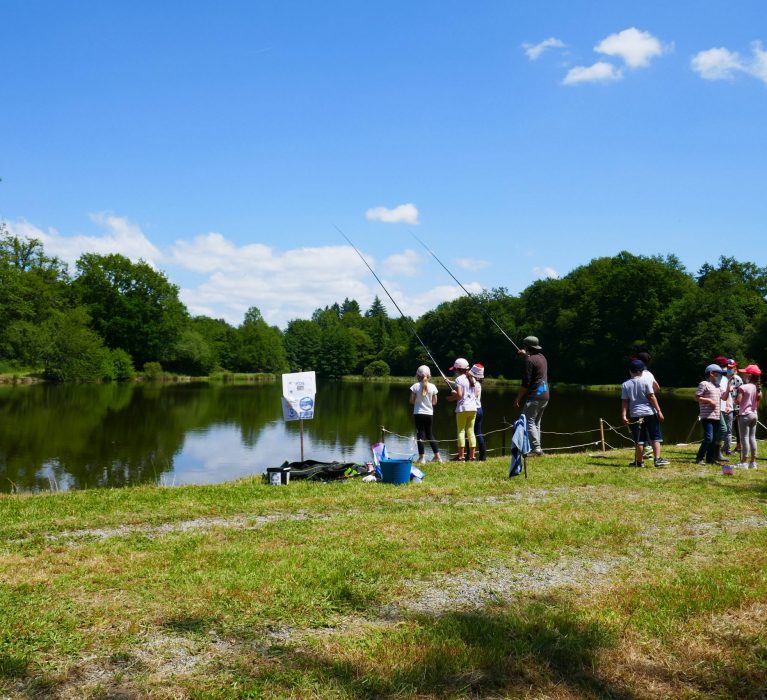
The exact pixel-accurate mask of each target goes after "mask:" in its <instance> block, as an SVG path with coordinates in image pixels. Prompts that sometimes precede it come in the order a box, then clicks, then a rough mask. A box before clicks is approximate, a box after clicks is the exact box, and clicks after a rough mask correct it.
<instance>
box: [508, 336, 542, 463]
mask: <svg viewBox="0 0 767 700" xmlns="http://www.w3.org/2000/svg"><path fill="white" fill-rule="evenodd" d="M542 349H543V348H542V347H541V346H540V343H539V342H538V338H536V337H535V336H534V335H528V336H527V338H525V339H524V340H523V341H522V349H521V350H520V351H519V355H520V356H521V357H524V360H525V367H524V369H523V371H522V386H520V387H519V392H518V393H517V398H516V400H515V401H514V407H515V408H520V407H521V408H522V413H523V414H524V416H525V418H527V432H528V436H529V438H530V454H529V455H528V456H529V457H540V456H541V455H542V454H543V450H542V449H541V418H542V417H543V412H544V410H545V409H546V406H547V405H548V403H549V365H548V363H547V362H546V358H545V357H544V356H543V353H542V352H541V350H542Z"/></svg>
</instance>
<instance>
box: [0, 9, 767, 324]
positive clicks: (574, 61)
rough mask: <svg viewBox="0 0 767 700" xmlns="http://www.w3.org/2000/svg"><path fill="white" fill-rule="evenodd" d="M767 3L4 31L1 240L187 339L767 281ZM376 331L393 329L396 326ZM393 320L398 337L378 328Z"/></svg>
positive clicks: (22, 24)
mask: <svg viewBox="0 0 767 700" xmlns="http://www.w3.org/2000/svg"><path fill="white" fill-rule="evenodd" d="M765 20H767V11H766V10H765V8H764V5H763V3H762V2H758V1H756V0H754V1H752V2H738V1H737V0H735V1H729V2H723V1H722V2H719V1H718V0H711V1H709V2H706V3H699V2H685V1H680V2H673V3H669V2H662V3H661V2H641V3H640V2H621V3H616V2H579V1H577V0H570V1H569V2H564V1H562V2H545V1H541V2H536V3H522V2H507V1H503V2H478V3H466V2H420V3H413V2H399V1H388V2H386V3H372V2H371V3H360V2H333V3H317V2H308V1H307V2H290V1H287V2H227V3H213V2H160V3H158V2H141V1H135V2H131V3H117V2H77V3H61V2H42V1H37V0H4V1H3V2H2V3H0V30H1V31H2V38H3V49H4V50H3V54H4V61H3V68H2V70H1V71H0V86H1V88H2V93H0V94H2V108H1V109H0V177H2V178H3V180H2V183H0V218H2V219H3V220H4V221H6V223H7V224H8V225H9V227H10V228H11V230H12V231H13V232H15V233H19V234H21V235H29V236H37V237H38V238H41V239H42V240H43V241H44V242H45V245H46V249H47V250H48V251H49V252H51V253H55V254H58V255H60V256H61V257H63V258H64V259H67V260H69V261H73V260H75V259H76V258H77V256H78V255H79V254H80V253H81V252H83V251H86V250H93V251H96V252H102V253H105V252H121V253H124V254H126V255H129V256H130V257H132V258H134V259H138V258H140V257H141V258H144V259H146V260H148V261H150V262H151V263H152V264H154V265H155V266H157V267H158V268H159V269H161V270H163V271H164V272H166V273H167V275H168V276H169V278H170V279H171V280H172V281H173V282H175V283H176V284H178V285H179V286H180V288H181V290H182V291H181V294H182V299H183V300H184V301H185V302H186V303H187V305H188V306H189V308H190V310H191V311H192V312H193V313H207V314H210V315H214V316H217V317H218V316H223V317H225V318H227V319H228V320H230V321H232V322H235V323H238V322H240V321H241V319H242V316H243V314H244V311H245V310H246V309H247V308H248V307H249V306H258V307H259V308H260V309H261V311H262V313H263V314H264V316H265V317H266V318H267V320H269V321H270V322H272V323H276V324H278V325H280V326H284V325H285V323H286V322H287V321H288V320H289V319H290V318H294V317H299V316H301V317H307V316H308V315H310V314H311V312H312V310H313V309H314V308H316V307H317V306H320V305H324V304H328V303H332V302H333V301H336V300H338V301H342V300H343V298H344V297H346V296H350V297H356V298H357V299H358V300H359V301H360V303H361V304H362V305H363V307H365V306H367V305H369V303H370V301H371V300H372V298H373V295H375V294H380V295H381V296H382V297H383V296H384V295H383V293H382V292H381V291H380V290H379V289H377V288H376V282H375V280H374V279H373V278H372V276H371V275H370V273H369V272H368V271H367V270H366V269H365V268H364V266H363V265H362V263H361V262H360V261H359V259H358V258H356V256H355V254H354V253H353V252H352V251H350V250H349V249H348V247H346V246H345V242H344V241H343V239H342V238H341V237H340V235H339V234H338V233H337V231H336V230H335V228H334V224H335V225H337V226H339V227H340V228H341V229H343V230H344V232H345V233H346V234H347V235H348V236H349V237H350V238H351V239H352V240H353V241H354V242H355V243H356V244H357V246H358V247H359V248H360V249H361V250H362V251H363V252H364V253H365V255H366V256H368V259H369V260H370V262H371V263H372V264H373V265H374V267H375V268H376V270H377V271H378V272H379V274H380V275H381V276H382V277H383V279H384V281H385V283H386V284H387V287H389V288H390V291H392V293H393V294H394V295H395V298H397V300H398V302H399V303H400V306H401V307H402V308H403V309H404V310H405V311H406V312H408V313H411V314H413V315H416V316H417V315H419V314H420V313H422V312H423V311H425V310H427V309H429V308H432V307H434V306H435V305H436V304H437V303H439V302H440V301H443V300H445V299H450V298H454V297H456V296H458V295H459V294H460V289H458V287H457V285H455V284H454V283H453V281H452V280H451V279H450V278H449V277H448V276H447V275H446V273H445V272H444V271H443V270H442V269H441V268H440V267H439V266H438V265H437V264H436V263H435V262H434V261H433V260H430V259H428V256H426V255H425V254H424V252H423V250H422V249H421V248H420V247H419V246H418V244H417V243H416V242H415V241H414V240H413V238H412V237H411V236H410V233H409V231H413V232H415V233H416V234H417V235H418V236H419V237H421V238H422V239H423V240H424V241H425V242H426V243H427V244H428V245H429V246H430V247H431V248H432V249H433V250H434V251H435V252H436V253H437V255H439V256H440V258H442V260H443V262H445V264H446V265H448V267H450V268H451V269H452V271H453V272H454V274H455V275H456V276H457V277H458V278H459V279H460V280H461V281H462V282H463V283H464V284H465V285H466V286H467V287H468V288H469V289H472V290H474V291H476V290H479V289H480V288H482V287H485V288H490V287H496V286H503V287H506V288H507V289H508V290H509V291H511V292H518V291H520V290H521V289H523V288H524V287H525V286H527V285H528V284H529V283H530V282H531V281H533V280H534V279H536V278H538V277H542V276H546V275H563V274H566V273H567V272H568V271H570V270H572V269H573V268H574V267H576V266H578V265H581V264H584V263H586V262H588V261H589V260H590V259H591V258H593V257H596V256H601V255H612V254H614V253H616V252H618V251H620V250H623V249H626V250H629V251H631V252H634V253H644V254H668V253H673V254H675V255H677V256H679V257H680V258H681V260H682V262H683V263H684V264H685V265H687V267H688V268H689V269H690V270H692V271H694V270H696V269H697V268H698V267H700V265H701V264H702V263H703V262H705V261H712V262H713V261H715V260H716V259H717V258H718V257H719V256H720V255H722V254H727V255H735V256H736V257H739V258H741V259H751V260H754V261H755V262H757V263H758V264H760V265H764V264H765V257H766V256H765V253H766V252H767V250H766V248H767V244H766V243H765V241H766V240H767V237H766V236H765V221H767V197H766V196H765V192H764V191H765V182H767V159H766V158H765V155H767V129H765V124H767V53H765V49H764V48H763V46H762V44H761V43H760V42H764V44H765V45H767V21H765ZM392 311H393V310H392ZM394 313H396V312H394Z"/></svg>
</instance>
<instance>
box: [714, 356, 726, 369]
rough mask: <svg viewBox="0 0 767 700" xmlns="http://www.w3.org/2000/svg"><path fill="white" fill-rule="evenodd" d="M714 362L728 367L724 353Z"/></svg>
mask: <svg viewBox="0 0 767 700" xmlns="http://www.w3.org/2000/svg"><path fill="white" fill-rule="evenodd" d="M714 362H716V364H718V365H719V366H720V367H727V358H726V357H725V356H724V355H719V357H715V358H714Z"/></svg>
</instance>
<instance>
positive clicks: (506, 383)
mask: <svg viewBox="0 0 767 700" xmlns="http://www.w3.org/2000/svg"><path fill="white" fill-rule="evenodd" d="M279 377H280V375H278V374H272V373H269V372H247V373H245V372H214V373H213V374H210V375H206V376H200V377H193V376H189V375H181V374H173V373H170V372H166V373H163V374H162V375H161V376H160V377H154V378H151V379H149V378H147V377H145V376H144V375H143V374H137V375H136V376H135V377H134V379H133V380H132V381H134V382H140V383H145V382H146V383H149V382H153V383H159V384H193V383H196V382H214V383H223V384H248V383H252V384H260V383H271V382H276V381H278V380H279ZM48 381H49V380H47V379H45V377H44V376H43V374H42V372H41V371H40V370H33V371H28V370H26V371H25V370H19V371H18V372H5V373H2V374H0V384H40V383H48ZM330 381H342V382H368V383H372V384H412V383H413V381H414V379H413V377H398V376H386V377H365V376H363V375H361V374H348V375H345V376H343V377H338V378H336V379H330ZM434 381H436V382H437V383H440V382H443V381H444V380H442V379H441V378H440V377H436V378H435V379H434ZM50 383H53V382H50ZM483 384H484V385H485V386H493V387H508V388H511V389H516V388H518V387H519V380H518V379H506V378H504V377H486V378H485V380H484V382H483ZM551 388H552V390H553V391H568V392H570V391H586V392H589V393H596V394H616V393H619V392H620V390H621V385H620V384H570V383H566V382H557V383H552V385H551ZM659 393H660V394H671V395H674V396H689V397H692V396H694V395H695V388H694V387H662V388H661V390H660V392H659Z"/></svg>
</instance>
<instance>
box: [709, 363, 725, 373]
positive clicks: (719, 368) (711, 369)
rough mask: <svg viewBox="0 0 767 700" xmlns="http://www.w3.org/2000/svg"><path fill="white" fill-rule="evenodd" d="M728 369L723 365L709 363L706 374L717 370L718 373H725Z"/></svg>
mask: <svg viewBox="0 0 767 700" xmlns="http://www.w3.org/2000/svg"><path fill="white" fill-rule="evenodd" d="M726 371H727V370H726V369H725V368H723V367H720V366H719V365H709V366H708V367H706V374H711V373H712V372H716V373H717V374H724V373H725V372H726Z"/></svg>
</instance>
